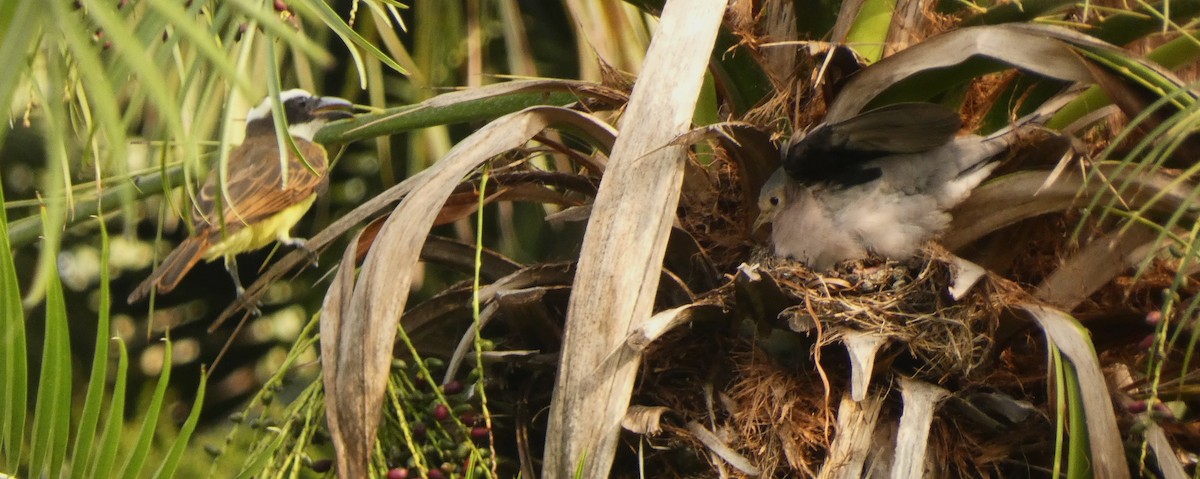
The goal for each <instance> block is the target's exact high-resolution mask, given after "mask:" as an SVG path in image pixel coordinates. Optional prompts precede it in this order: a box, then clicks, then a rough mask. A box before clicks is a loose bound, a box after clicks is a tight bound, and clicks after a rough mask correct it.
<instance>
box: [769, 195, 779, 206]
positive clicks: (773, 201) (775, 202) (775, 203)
mask: <svg viewBox="0 0 1200 479" xmlns="http://www.w3.org/2000/svg"><path fill="white" fill-rule="evenodd" d="M768 201H770V202H771V206H779V197H778V196H772V197H771V199H770V200H768Z"/></svg>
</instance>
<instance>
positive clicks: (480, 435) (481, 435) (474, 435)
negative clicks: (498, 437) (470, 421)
mask: <svg viewBox="0 0 1200 479" xmlns="http://www.w3.org/2000/svg"><path fill="white" fill-rule="evenodd" d="M487 437H488V428H486V427H483V426H475V427H473V428H471V439H474V440H476V441H482V440H484V439H487Z"/></svg>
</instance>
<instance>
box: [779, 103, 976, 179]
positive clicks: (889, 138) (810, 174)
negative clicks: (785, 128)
mask: <svg viewBox="0 0 1200 479" xmlns="http://www.w3.org/2000/svg"><path fill="white" fill-rule="evenodd" d="M961 125H962V123H961V120H960V119H959V117H958V113H957V112H955V111H954V110H951V109H949V108H946V107H944V106H942V105H938V104H935V103H899V104H895V105H889V106H885V107H882V108H878V109H875V110H871V111H869V112H866V113H863V114H861V115H858V116H855V117H853V118H850V119H848V120H845V121H842V122H838V123H833V124H822V125H820V126H818V127H817V128H815V129H813V130H812V131H811V132H809V134H807V135H804V136H803V137H801V138H800V139H798V140H793V141H792V142H790V143H789V144H788V145H787V146H786V149H785V151H784V156H783V168H784V169H785V170H787V172H788V175H789V176H791V177H792V178H794V179H796V180H799V181H802V182H808V183H815V182H828V183H834V184H838V185H842V186H852V185H857V184H863V183H866V182H869V181H873V180H875V179H877V178H879V176H880V171H879V169H878V167H876V166H872V165H868V164H866V163H868V162H870V161H871V160H875V159H878V158H881V157H885V156H889V155H896V154H904V153H918V152H923V151H928V150H931V149H934V148H937V147H939V146H942V145H944V144H946V143H947V142H950V141H952V140H953V139H954V135H955V134H956V133H957V132H958V130H959V128H960V127H961Z"/></svg>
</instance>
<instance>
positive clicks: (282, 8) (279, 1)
mask: <svg viewBox="0 0 1200 479" xmlns="http://www.w3.org/2000/svg"><path fill="white" fill-rule="evenodd" d="M287 10H288V4H287V2H286V1H284V0H275V11H276V12H286V11H287Z"/></svg>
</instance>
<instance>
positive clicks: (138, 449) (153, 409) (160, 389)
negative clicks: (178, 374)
mask: <svg viewBox="0 0 1200 479" xmlns="http://www.w3.org/2000/svg"><path fill="white" fill-rule="evenodd" d="M170 380H171V341H169V340H166V339H164V340H163V356H162V373H160V374H159V376H158V386H157V387H155V388H154V396H153V397H151V398H150V405H149V407H147V408H146V409H145V410H144V411H143V412H142V418H143V419H142V429H141V431H140V432H138V436H137V441H136V443H135V445H134V447H133V449H132V450H131V451H129V457H128V458H127V459H126V460H125V465H124V466H123V467H122V468H121V473H120V474H118V475H117V476H116V477H122V478H124V479H134V478H137V477H141V473H142V467H144V466H145V465H146V456H148V455H149V454H150V443H151V442H153V440H154V429H155V426H157V425H158V418H159V414H160V413H161V412H162V405H163V401H164V400H165V399H166V397H167V384H168V383H169V382H170Z"/></svg>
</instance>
